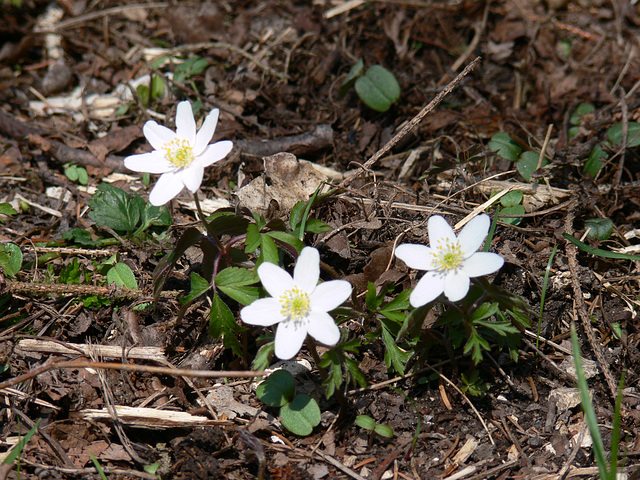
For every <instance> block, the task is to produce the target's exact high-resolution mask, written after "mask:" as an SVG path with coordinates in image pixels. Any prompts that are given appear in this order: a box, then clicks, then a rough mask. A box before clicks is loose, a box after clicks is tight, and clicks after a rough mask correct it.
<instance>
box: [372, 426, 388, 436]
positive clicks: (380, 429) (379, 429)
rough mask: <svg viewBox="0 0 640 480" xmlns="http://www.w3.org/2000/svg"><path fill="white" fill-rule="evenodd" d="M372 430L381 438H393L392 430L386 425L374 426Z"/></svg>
mask: <svg viewBox="0 0 640 480" xmlns="http://www.w3.org/2000/svg"><path fill="white" fill-rule="evenodd" d="M373 430H374V431H375V432H376V433H377V434H378V435H380V436H382V437H386V438H391V437H393V429H392V428H391V427H388V426H387V425H376V428H374V429H373Z"/></svg>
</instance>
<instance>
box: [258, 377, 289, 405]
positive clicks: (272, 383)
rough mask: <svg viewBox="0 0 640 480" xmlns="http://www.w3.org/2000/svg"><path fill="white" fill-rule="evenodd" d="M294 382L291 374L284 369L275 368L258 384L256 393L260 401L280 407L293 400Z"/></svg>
mask: <svg viewBox="0 0 640 480" xmlns="http://www.w3.org/2000/svg"><path fill="white" fill-rule="evenodd" d="M295 391H296V384H295V381H294V380H293V375H291V373H289V372H288V371H286V370H276V371H275V372H273V373H272V374H271V375H269V376H268V377H267V379H266V380H265V381H264V382H262V383H261V384H260V385H258V388H257V389H256V395H258V398H259V399H260V401H261V402H262V403H266V404H267V405H269V406H271V407H282V406H283V405H285V404H287V403H289V402H290V401H291V400H293V396H294V394H295Z"/></svg>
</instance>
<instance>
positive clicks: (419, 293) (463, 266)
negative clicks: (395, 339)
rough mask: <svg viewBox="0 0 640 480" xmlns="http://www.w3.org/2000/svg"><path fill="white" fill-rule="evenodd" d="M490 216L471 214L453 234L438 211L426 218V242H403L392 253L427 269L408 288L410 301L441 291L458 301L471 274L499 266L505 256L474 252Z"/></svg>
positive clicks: (420, 301) (422, 300)
mask: <svg viewBox="0 0 640 480" xmlns="http://www.w3.org/2000/svg"><path fill="white" fill-rule="evenodd" d="M490 226H491V220H490V218H489V216H488V215H478V216H477V217H475V218H473V219H472V220H471V221H470V222H469V223H468V224H467V225H466V226H465V227H464V228H463V229H462V231H461V232H460V235H458V236H457V237H456V235H455V233H454V232H453V229H452V228H451V227H450V226H449V224H448V223H447V221H446V220H445V219H444V218H442V217H441V216H439V215H434V216H432V217H431V218H429V222H428V230H429V243H430V245H431V246H430V247H427V246H425V245H414V244H403V245H399V246H398V247H397V248H396V251H395V255H396V257H398V258H399V259H400V260H402V261H403V262H404V263H406V264H407V266H408V267H410V268H415V269H417V270H427V273H426V274H425V275H424V276H423V277H422V278H421V279H420V281H419V282H418V284H417V285H416V287H415V288H414V289H413V292H411V296H410V297H409V302H410V303H411V305H412V306H414V307H416V308H417V307H421V306H423V305H426V304H427V303H429V302H431V301H433V300H435V299H436V298H438V297H439V296H440V294H441V293H443V292H444V294H445V295H446V297H447V298H448V299H449V300H450V301H452V302H457V301H458V300H462V299H463V298H464V297H465V296H466V295H467V293H468V292H469V283H470V280H469V279H470V278H474V277H481V276H483V275H488V274H490V273H493V272H495V271H497V270H499V269H500V267H502V265H503V264H504V259H503V258H502V257H501V256H500V255H498V254H497V253H489V252H477V250H478V249H479V248H480V247H481V246H482V244H483V243H484V240H485V238H487V234H488V233H489V227H490Z"/></svg>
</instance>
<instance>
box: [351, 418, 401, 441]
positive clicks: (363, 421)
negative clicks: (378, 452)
mask: <svg viewBox="0 0 640 480" xmlns="http://www.w3.org/2000/svg"><path fill="white" fill-rule="evenodd" d="M356 425H358V426H359V427H362V428H364V429H365V430H368V431H369V447H371V445H373V438H374V436H375V434H376V433H377V434H378V435H380V436H381V437H385V438H391V437H393V429H392V428H391V427H389V426H387V425H382V424H379V423H376V421H375V420H374V419H373V418H371V417H370V416H369V415H358V416H357V417H356Z"/></svg>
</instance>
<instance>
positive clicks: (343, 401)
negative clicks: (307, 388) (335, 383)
mask: <svg viewBox="0 0 640 480" xmlns="http://www.w3.org/2000/svg"><path fill="white" fill-rule="evenodd" d="M307 345H308V347H309V351H310V352H311V356H312V357H313V361H314V362H316V366H317V367H318V372H320V377H322V381H323V382H324V381H326V380H327V379H328V378H329V374H327V371H326V370H325V369H324V367H321V366H320V355H318V346H317V344H316V341H315V340H314V339H313V338H312V337H311V336H309V335H307ZM334 394H335V396H336V399H337V400H338V402H340V413H339V414H338V419H337V420H336V424H337V425H340V424H341V423H343V422H344V421H345V420H346V418H347V413H348V411H349V406H350V404H349V400H347V397H345V396H344V393H343V392H342V390H338V389H337V388H336V389H335V390H334Z"/></svg>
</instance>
